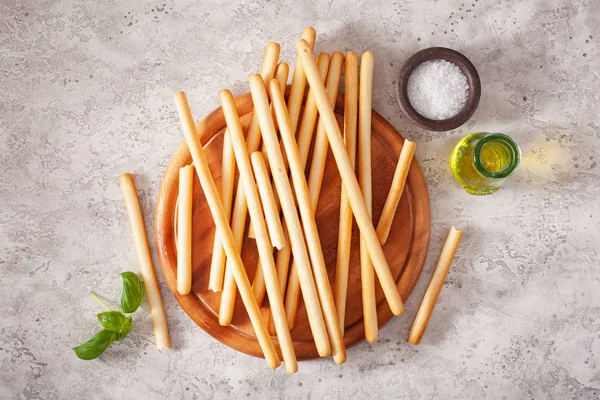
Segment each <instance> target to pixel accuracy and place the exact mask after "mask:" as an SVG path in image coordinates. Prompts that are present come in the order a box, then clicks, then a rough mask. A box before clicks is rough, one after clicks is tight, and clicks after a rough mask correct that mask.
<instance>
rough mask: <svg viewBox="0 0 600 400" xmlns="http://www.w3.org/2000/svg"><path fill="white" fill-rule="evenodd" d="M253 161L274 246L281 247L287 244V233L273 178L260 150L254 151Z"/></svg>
mask: <svg viewBox="0 0 600 400" xmlns="http://www.w3.org/2000/svg"><path fill="white" fill-rule="evenodd" d="M251 161H252V170H253V171H254V176H255V177H256V184H257V185H258V194H259V195H260V200H261V203H262V207H263V210H264V213H265V217H266V219H267V228H268V230H269V238H270V239H271V243H272V244H273V246H275V247H276V248H277V249H281V248H282V247H283V246H285V234H284V233H283V226H282V225H281V218H279V210H278V209H277V202H276V201H275V193H273V186H271V179H270V178H269V172H268V171H267V165H266V164H265V159H264V158H263V155H262V153H261V152H260V151H255V152H254V153H252V156H251Z"/></svg>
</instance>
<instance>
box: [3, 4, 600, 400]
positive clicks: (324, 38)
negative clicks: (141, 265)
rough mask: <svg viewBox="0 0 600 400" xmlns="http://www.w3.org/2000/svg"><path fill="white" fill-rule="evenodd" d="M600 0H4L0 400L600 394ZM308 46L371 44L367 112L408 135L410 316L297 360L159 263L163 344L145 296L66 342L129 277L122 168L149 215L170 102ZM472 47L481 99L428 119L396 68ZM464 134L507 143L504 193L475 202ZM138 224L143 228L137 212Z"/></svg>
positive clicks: (239, 83)
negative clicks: (173, 287)
mask: <svg viewBox="0 0 600 400" xmlns="http://www.w3.org/2000/svg"><path fill="white" fill-rule="evenodd" d="M599 16H600V2H598V1H594V0H581V1H572V2H568V1H559V0H552V1H546V0H537V1H535V0H530V1H506V0H504V1H493V2H492V1H484V0H468V1H467V0H462V1H461V0H458V1H448V0H439V1H416V0H412V1H410V0H409V1H396V2H383V1H358V2H356V3H355V4H347V3H346V2H343V1H330V2H321V3H320V2H317V1H312V2H305V3H302V2H294V1H289V0H288V1H285V2H265V1H261V2H238V1H217V2H209V1H204V2H203V1H195V2H192V1H190V2H184V1H172V0H157V1H155V2H150V1H148V0H132V1H114V0H106V1H103V0H98V1H73V0H64V1H57V0H39V1H33V0H25V1H20V0H19V1H18V0H2V1H1V2H0V169H1V172H0V230H1V234H0V293H1V295H0V298H1V300H0V397H1V398H19V399H37V398H43V399H83V398H88V399H108V398H115V399H120V398H125V399H133V398H148V399H150V398H152V399H165V398H173V399H178V398H232V399H240V398H257V399H263V398H289V399H292V398H312V399H315V398H318V399H321V398H322V399H335V398H341V399H348V398H356V399H368V398H372V399H385V398H395V399H398V398H401V399H432V398H440V399H454V398H458V399H483V398H490V399H527V398H531V399H534V398H535V399H551V398H554V399H570V398H574V399H575V398H576V399H594V398H599V397H600V369H599V361H600V360H599V356H600V278H599V274H598V268H599V266H600V263H599V261H600V255H599V251H600V230H599V229H598V227H599V223H600V167H599V166H598V162H599V160H600V154H599V150H600V119H599V105H600V79H599V78H600V77H599V73H600V68H599V66H600V62H598V56H599V54H598V48H599V47H598V43H599V41H600V29H599V28H600V22H599ZM308 25H312V26H313V27H315V29H316V30H317V32H318V34H319V36H318V44H317V50H320V51H323V50H325V51H334V50H343V51H347V50H350V49H352V50H354V51H356V52H358V53H360V52H362V51H364V50H367V49H369V50H372V51H373V52H374V53H375V56H376V80H375V91H374V96H373V97H374V108H375V109H376V110H377V111H379V112H380V113H382V114H383V115H384V116H385V117H386V118H388V119H389V120H390V121H391V122H392V123H393V124H394V125H395V126H396V127H397V128H398V129H399V131H400V132H402V134H403V135H406V136H407V137H408V138H410V139H411V140H414V141H415V142H417V144H418V148H417V157H418V159H419V161H420V163H421V165H422V167H423V169H424V172H425V174H426V177H427V181H428V184H429V189H430V194H431V204H432V220H433V226H432V238H431V246H430V253H429V257H428V259H427V262H426V265H425V268H424V273H423V275H422V277H421V280H420V281H419V283H418V286H417V288H416V290H415V292H414V293H413V295H412V296H411V298H410V300H409V301H408V303H407V307H406V309H407V312H406V314H405V315H404V316H402V317H399V318H395V319H393V320H392V321H391V322H390V323H389V324H388V325H387V326H386V327H385V328H384V329H382V331H381V334H380V341H379V343H376V344H372V345H369V344H366V343H365V344H361V345H359V346H357V347H356V348H354V349H352V350H350V351H349V353H348V362H347V363H346V364H344V365H343V366H336V365H335V364H334V363H333V362H332V361H331V360H330V359H327V360H319V361H312V362H306V363H302V364H301V365H300V371H299V372H298V373H297V374H296V375H294V376H288V375H287V374H286V373H285V371H284V370H283V369H282V368H280V369H278V370H276V371H274V372H272V371H271V370H269V369H268V368H267V366H266V365H265V363H264V361H263V360H260V359H255V358H251V357H248V356H245V355H243V354H240V353H236V352H234V351H233V350H230V349H228V348H226V347H225V346H223V345H221V344H220V343H218V342H216V341H215V340H214V339H212V338H211V337H210V336H208V335H207V334H206V333H204V332H203V331H202V330H200V328H198V327H197V326H196V325H195V324H193V323H192V322H191V321H190V320H189V319H188V318H187V316H186V315H185V313H184V312H183V311H182V310H181V308H180V307H179V305H178V304H177V303H176V302H175V300H174V298H173V296H172V295H171V294H170V292H169V291H168V289H167V288H166V286H165V284H164V279H163V278H162V275H160V274H159V277H160V281H161V289H162V292H163V296H164V300H165V305H166V310H167V313H168V319H169V324H170V326H171V334H172V340H173V345H174V348H173V349H172V350H170V351H160V352H159V351H157V350H156V349H155V346H154V343H153V342H154V339H153V335H152V329H151V324H150V319H149V317H148V314H147V308H146V306H145V305H144V308H143V310H142V312H139V313H138V314H136V316H135V322H134V327H133V331H132V332H131V334H130V335H129V336H128V337H127V338H126V339H125V340H123V341H122V342H120V343H118V344H116V345H113V346H112V347H111V348H110V349H109V350H108V351H107V352H106V353H105V355H104V356H103V357H102V358H101V359H99V360H96V361H92V362H84V361H81V360H79V359H77V358H76V357H75V356H74V354H73V352H72V351H71V347H73V346H75V345H77V344H79V343H80V342H82V341H84V340H87V339H88V338H89V337H90V336H91V335H92V334H93V332H95V331H96V330H97V321H96V317H95V313H97V312H99V311H100V309H99V307H98V306H97V305H96V304H95V303H94V302H93V300H92V299H91V298H90V297H89V296H88V292H89V291H90V290H92V289H94V290H96V291H98V292H99V293H100V294H102V295H104V296H106V297H107V298H109V299H114V300H118V297H119V295H120V290H121V289H120V285H121V284H120V278H119V276H118V274H117V273H118V272H120V271H124V270H134V271H135V270H137V264H136V258H135V253H134V250H133V246H132V241H131V237H130V235H131V233H130V231H129V226H128V221H127V219H126V216H125V214H124V208H123V203H122V198H121V193H120V191H119V188H118V176H119V174H120V173H121V172H124V171H130V172H132V173H134V174H135V177H136V178H135V180H136V184H137V186H138V189H139V190H140V193H141V201H142V205H143V211H144V213H145V216H146V219H147V221H153V218H154V206H155V202H156V196H157V191H158V188H159V184H160V181H161V178H162V173H163V171H164V170H165V167H166V165H167V163H168V161H169V158H170V156H171V154H172V152H173V151H174V150H175V149H176V148H177V146H178V145H179V143H180V142H181V141H182V134H181V131H180V127H179V122H178V119H177V115H176V111H175V108H174V105H173V100H172V95H173V92H174V91H175V90H178V89H185V90H186V91H187V92H188V95H189V97H190V101H191V104H192V108H193V111H194V113H195V115H196V116H198V117H200V116H202V115H205V114H206V113H208V112H209V111H211V110H212V109H214V108H215V107H216V106H217V101H218V99H217V94H218V91H219V90H220V89H222V88H224V87H227V88H230V89H232V90H233V91H234V93H235V94H239V93H242V92H245V91H247V89H248V84H247V76H248V75H249V74H250V73H253V72H255V71H257V68H258V66H259V64H260V61H261V58H262V53H263V49H264V46H265V45H266V43H267V42H268V41H271V40H274V41H278V42H280V43H281V44H282V49H283V53H282V58H283V59H284V60H286V61H288V62H291V63H293V60H294V58H295V57H294V51H295V49H294V43H295V41H296V40H297V38H298V37H299V35H300V32H301V30H302V29H303V28H304V27H305V26H308ZM433 45H437V46H440V45H441V46H447V47H451V48H454V49H457V50H459V51H461V52H463V53H464V54H466V55H467V56H468V57H469V58H470V59H471V60H472V61H473V63H474V64H475V66H476V67H477V68H478V70H479V73H480V75H481V79H482V85H483V95H482V98H481V103H480V106H479V109H478V110H477V112H476V113H475V115H474V116H473V118H472V119H471V120H470V121H469V122H468V123H467V124H466V125H465V126H463V127H462V128H461V129H458V130H456V131H451V132H446V133H432V132H426V131H423V130H420V129H418V128H416V127H415V126H413V125H412V124H411V123H409V122H408V121H407V120H406V118H403V116H402V113H401V111H400V108H399V106H398V104H397V101H396V97H395V88H394V82H395V79H396V76H397V73H398V71H399V68H400V66H401V65H402V63H403V61H404V60H406V59H407V58H408V57H409V56H410V55H411V54H413V53H414V52H415V51H417V50H419V49H422V48H426V47H429V46H433ZM473 131H498V132H504V133H507V134H509V135H511V136H513V137H514V138H515V139H516V140H517V142H518V143H519V144H520V145H521V147H522V151H523V162H522V165H521V167H520V169H519V171H518V173H517V174H516V176H515V177H514V178H512V179H510V180H509V181H508V182H507V183H506V185H505V187H504V188H503V189H502V190H501V191H500V192H499V193H497V194H495V195H493V196H489V197H485V198H476V197H471V196H469V195H467V194H466V193H465V192H464V191H463V190H462V189H461V188H460V187H459V186H458V185H457V184H456V183H455V182H454V180H453V179H452V177H451V175H450V171H449V168H448V157H449V154H450V151H451V149H452V147H453V146H454V144H455V143H456V142H457V141H458V140H459V139H460V138H461V137H462V136H464V135H465V134H467V133H469V132H473ZM452 224H454V225H456V226H458V227H462V228H464V229H465V230H466V235H465V238H464V241H463V244H462V245H461V248H460V250H459V252H458V256H457V259H456V262H455V264H454V266H453V268H452V270H451V272H450V274H449V276H448V279H447V283H446V285H445V287H444V289H443V291H442V294H441V297H440V299H439V303H438V307H437V308H436V310H435V312H434V314H433V317H432V319H431V322H430V325H429V329H428V331H427V332H426V335H425V337H424V340H423V342H422V344H421V345H420V346H418V347H415V346H411V345H409V344H407V343H406V337H407V333H408V329H409V326H410V323H411V321H412V318H413V316H414V314H415V312H416V309H417V306H418V303H419V301H420V299H421V297H422V295H423V293H424V290H425V286H426V284H427V281H428V279H429V276H430V272H431V270H432V268H433V266H434V264H435V261H436V259H437V256H438V254H439V252H440V249H441V245H442V242H443V240H444V238H445V235H446V233H447V231H448V229H449V227H450V226H451V225H452ZM148 231H149V234H150V235H151V236H152V235H153V226H152V224H148Z"/></svg>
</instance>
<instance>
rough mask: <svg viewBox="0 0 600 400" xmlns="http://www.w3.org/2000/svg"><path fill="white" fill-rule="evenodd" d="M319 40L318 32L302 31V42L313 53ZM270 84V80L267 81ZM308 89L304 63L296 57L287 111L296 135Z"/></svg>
mask: <svg viewBox="0 0 600 400" xmlns="http://www.w3.org/2000/svg"><path fill="white" fill-rule="evenodd" d="M316 39H317V32H316V31H315V30H314V29H313V28H311V27H308V28H305V29H304V30H303V31H302V36H301V40H304V41H305V42H306V45H307V46H308V47H309V48H310V50H311V51H312V48H313V46H314V45H315V40H316ZM265 82H268V80H265ZM305 88H306V76H305V75H304V70H303V66H302V63H301V62H300V60H299V59H298V58H297V57H296V66H295V67H294V76H293V77H292V87H291V88H290V94H289V95H288V102H287V109H288V112H289V113H290V119H291V120H292V128H294V133H296V128H297V127H298V119H299V118H300V110H301V109H302V102H303V101H304V89H305Z"/></svg>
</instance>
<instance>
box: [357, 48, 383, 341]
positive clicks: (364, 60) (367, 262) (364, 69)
mask: <svg viewBox="0 0 600 400" xmlns="http://www.w3.org/2000/svg"><path fill="white" fill-rule="evenodd" d="M360 61H361V62H360V93H359V98H358V182H359V184H360V188H361V190H362V194H363V197H364V199H365V204H366V205H367V209H368V211H369V214H372V212H373V210H372V208H373V193H372V191H373V188H372V182H371V109H372V108H373V69H374V67H375V58H374V56H373V53H371V52H370V51H366V52H364V53H363V55H362V57H361V60H360ZM371 217H372V215H371ZM360 282H361V289H362V306H363V320H364V327H365V338H366V339H367V342H370V343H374V342H376V341H377V338H378V337H379V327H378V326H377V302H376V300H375V271H374V270H373V264H371V258H370V257H369V253H368V251H367V247H366V244H365V241H364V239H363V237H362V235H361V237H360Z"/></svg>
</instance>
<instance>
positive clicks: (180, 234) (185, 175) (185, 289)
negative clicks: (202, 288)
mask: <svg viewBox="0 0 600 400" xmlns="http://www.w3.org/2000/svg"><path fill="white" fill-rule="evenodd" d="M193 194H194V166H193V165H187V166H185V167H182V168H180V169H179V195H178V197H177V198H178V205H177V291H178V292H179V294H189V293H190V290H191V289H192V200H193Z"/></svg>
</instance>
